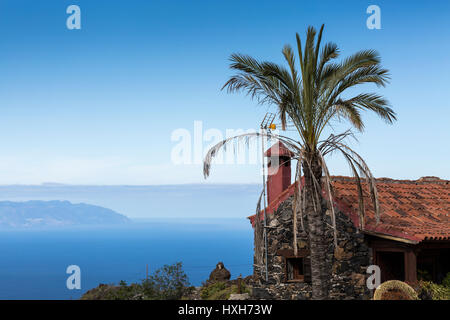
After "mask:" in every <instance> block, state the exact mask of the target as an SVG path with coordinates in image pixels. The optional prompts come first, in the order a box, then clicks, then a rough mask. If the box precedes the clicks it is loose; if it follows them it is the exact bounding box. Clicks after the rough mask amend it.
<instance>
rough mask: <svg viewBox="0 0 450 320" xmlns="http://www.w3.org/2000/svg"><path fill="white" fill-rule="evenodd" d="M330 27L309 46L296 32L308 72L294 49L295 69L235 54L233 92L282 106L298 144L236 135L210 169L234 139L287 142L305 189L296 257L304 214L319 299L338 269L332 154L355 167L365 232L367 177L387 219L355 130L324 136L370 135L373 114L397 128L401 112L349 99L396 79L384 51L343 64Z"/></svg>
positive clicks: (377, 100)
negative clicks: (329, 38) (331, 258)
mask: <svg viewBox="0 0 450 320" xmlns="http://www.w3.org/2000/svg"><path fill="white" fill-rule="evenodd" d="M323 28H324V26H323V25H322V27H321V28H320V31H319V33H318V35H317V33H316V30H315V29H314V28H313V27H309V28H308V30H307V34H306V41H305V44H304V47H302V42H301V40H300V36H299V35H298V34H296V40H297V54H298V64H299V66H300V69H298V68H297V63H296V59H295V54H294V51H293V49H292V48H291V47H290V46H289V45H286V46H285V47H284V48H283V50H282V53H283V56H284V59H285V60H286V62H287V65H288V67H287V68H285V67H284V66H281V65H278V64H275V63H272V62H267V61H258V60H257V59H255V58H252V57H250V56H248V55H243V54H233V55H231V59H230V60H231V65H230V68H231V69H233V70H236V71H237V74H235V75H234V76H232V77H231V78H230V79H229V80H228V81H227V82H226V84H225V85H224V87H223V88H227V89H228V91H229V92H240V91H243V92H246V93H247V94H249V95H250V96H251V97H252V98H255V99H257V101H258V102H259V103H261V104H265V103H267V104H271V105H275V106H276V107H277V113H278V116H279V119H280V121H281V124H282V129H283V130H284V129H285V128H286V127H287V126H289V127H291V128H295V131H296V132H298V140H294V139H291V138H288V137H286V136H281V135H280V136H275V135H273V134H270V133H263V132H262V133H260V134H259V133H254V134H245V135H240V136H236V137H233V138H229V139H226V140H224V141H221V142H220V143H218V144H217V145H215V146H214V147H212V148H211V149H210V150H209V152H208V153H207V155H206V158H205V161H204V169H203V171H204V175H205V178H206V177H207V176H208V175H209V172H210V165H211V161H212V159H213V158H214V156H215V155H216V154H217V151H218V150H219V149H220V148H222V147H224V146H226V145H227V144H228V143H229V142H231V141H233V140H235V139H247V140H248V139H250V138H254V137H257V136H260V135H261V134H263V135H265V136H268V137H269V138H273V139H277V140H279V141H282V142H283V143H284V145H285V146H286V147H287V148H288V149H290V150H291V151H292V152H293V153H294V154H295V157H294V158H295V159H296V160H297V170H296V181H297V186H298V188H296V189H295V194H294V208H293V224H294V226H293V228H294V245H293V246H294V253H295V254H296V253H297V245H296V241H297V239H296V234H297V216H298V215H299V214H300V220H301V223H302V225H303V219H304V217H305V221H307V223H306V226H304V227H305V228H304V229H305V230H307V231H308V238H309V249H310V259H311V272H312V274H311V275H312V296H313V298H314V299H327V298H328V287H329V280H328V279H329V278H330V272H331V270H330V269H329V268H328V266H327V263H326V259H325V257H326V252H327V247H328V245H329V244H328V243H327V240H325V239H326V237H325V230H326V220H325V217H326V210H327V207H329V208H330V210H331V211H332V225H333V229H334V240H335V241H334V245H335V246H336V245H337V240H336V239H337V238H336V224H335V214H334V207H333V205H332V203H333V202H332V197H333V188H332V184H331V177H330V174H329V171H328V168H327V165H326V162H325V160H324V158H325V156H326V155H329V154H331V153H333V152H336V151H337V152H340V153H341V154H342V155H343V156H344V159H345V160H346V161H347V162H348V163H349V164H350V168H351V170H352V174H353V175H354V177H355V181H356V184H357V188H358V193H359V216H360V225H359V227H360V229H364V198H363V188H362V185H361V179H362V178H364V179H365V180H366V181H367V183H368V186H369V193H370V195H371V199H372V201H373V203H374V208H375V212H376V218H377V219H376V220H377V222H378V221H379V206H378V199H377V192H376V185H375V179H374V178H373V176H372V173H371V172H370V169H369V168H368V166H367V164H366V163H365V161H364V160H363V159H362V158H361V157H360V156H359V155H358V154H357V153H356V152H355V151H354V150H352V149H351V148H350V147H349V146H348V144H346V143H345V140H346V138H347V137H349V136H352V132H351V131H346V132H344V133H342V134H338V135H333V134H331V135H330V136H329V137H327V138H326V139H323V138H322V135H323V132H324V129H325V128H327V127H329V126H330V124H331V121H335V120H338V121H342V120H344V121H348V122H349V123H350V124H351V126H353V127H354V128H356V129H357V130H359V131H363V129H364V123H363V120H362V118H361V111H365V110H371V111H373V112H375V113H376V114H377V115H378V116H380V117H381V118H382V119H383V120H385V121H386V122H387V123H390V124H391V123H393V122H394V121H395V120H396V115H395V112H394V111H393V110H392V109H391V108H389V107H388V101H387V100H386V99H384V98H383V97H382V96H380V95H378V94H375V93H360V94H356V95H354V96H351V97H348V96H349V92H348V91H349V90H348V89H350V88H354V87H356V86H357V85H360V84H366V83H374V84H376V85H377V86H382V87H384V86H385V85H386V83H387V82H388V80H389V75H388V70H386V69H383V68H382V67H381V65H380V57H379V55H378V53H377V52H376V51H374V50H362V51H359V52H357V53H355V54H353V55H351V56H349V57H347V58H346V59H343V60H341V61H339V62H336V58H337V57H338V56H339V49H338V47H337V45H336V44H334V43H326V44H325V45H324V46H323V47H322V48H321V39H322V32H323ZM316 35H317V38H316ZM223 88H222V89H223ZM352 92H354V91H352ZM302 176H303V179H301V177H302ZM301 181H302V182H301ZM323 191H325V192H324V193H323ZM323 194H325V196H324V195H323Z"/></svg>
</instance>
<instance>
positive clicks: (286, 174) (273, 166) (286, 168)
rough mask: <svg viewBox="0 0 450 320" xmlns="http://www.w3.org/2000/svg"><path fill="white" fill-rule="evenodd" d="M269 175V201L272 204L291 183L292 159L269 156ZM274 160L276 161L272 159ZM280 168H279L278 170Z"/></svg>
mask: <svg viewBox="0 0 450 320" xmlns="http://www.w3.org/2000/svg"><path fill="white" fill-rule="evenodd" d="M269 159H270V160H269V164H268V177H267V202H268V204H270V203H271V202H272V201H273V200H274V199H276V197H277V196H278V195H280V194H281V193H282V192H283V191H284V190H286V189H287V188H288V187H289V186H290V185H291V161H290V158H289V157H279V159H278V161H277V160H276V159H271V158H269ZM272 160H274V161H272ZM277 169H278V170H277Z"/></svg>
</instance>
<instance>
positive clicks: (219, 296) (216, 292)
mask: <svg viewBox="0 0 450 320" xmlns="http://www.w3.org/2000/svg"><path fill="white" fill-rule="evenodd" d="M238 291H239V290H238V286H237V285H236V284H229V283H226V282H216V283H213V284H210V285H205V286H203V288H202V289H201V293H200V296H201V298H202V299H203V300H227V299H228V298H230V295H231V294H232V293H238ZM241 293H249V294H250V289H249V288H248V287H247V286H246V285H245V284H244V283H242V284H241Z"/></svg>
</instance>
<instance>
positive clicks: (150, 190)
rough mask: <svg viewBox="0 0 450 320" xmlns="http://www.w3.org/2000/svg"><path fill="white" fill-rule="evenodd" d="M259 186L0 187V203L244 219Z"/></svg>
mask: <svg viewBox="0 0 450 320" xmlns="http://www.w3.org/2000/svg"><path fill="white" fill-rule="evenodd" d="M260 192H261V186H260V185H257V184H186V185H161V186H77V185H60V184H44V185H30V186H27V185H11V186H0V201H28V200H44V201H51V200H62V201H64V200H67V201H70V202H72V203H74V204H76V203H86V204H90V205H97V206H101V207H105V208H108V209H111V210H114V211H116V212H118V213H121V214H123V215H125V216H127V217H129V218H155V217H157V218H170V217H176V218H183V217H184V218H243V217H247V216H249V215H250V214H253V213H254V212H255V208H256V201H257V200H258V197H259V194H260Z"/></svg>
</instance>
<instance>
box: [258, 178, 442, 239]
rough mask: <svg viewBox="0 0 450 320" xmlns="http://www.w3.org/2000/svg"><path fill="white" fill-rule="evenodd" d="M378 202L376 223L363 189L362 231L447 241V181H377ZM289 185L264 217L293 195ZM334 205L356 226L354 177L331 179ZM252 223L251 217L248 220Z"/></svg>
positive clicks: (356, 205) (429, 179)
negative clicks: (378, 215) (378, 213)
mask: <svg viewBox="0 0 450 320" xmlns="http://www.w3.org/2000/svg"><path fill="white" fill-rule="evenodd" d="M376 182H377V191H378V200H379V203H380V223H379V224H378V225H377V224H376V221H375V218H374V209H373V205H372V202H371V199H370V197H369V193H368V188H367V186H365V185H364V186H363V188H364V200H365V213H366V217H365V228H364V231H366V232H369V233H373V234H376V235H380V236H382V235H386V236H392V237H395V238H400V239H404V240H407V241H411V242H415V243H417V242H420V241H423V240H450V181H448V180H441V179H439V178H436V177H424V178H421V179H419V180H393V179H388V178H381V179H377V180H376ZM294 187H295V184H292V185H291V186H289V187H288V188H287V189H286V190H285V191H284V192H283V193H281V194H280V195H279V196H278V197H277V198H276V199H275V200H274V201H272V203H270V204H269V205H268V207H267V208H266V212H267V213H268V214H270V213H272V212H273V211H274V210H275V209H276V208H278V206H279V205H280V204H281V202H283V201H284V200H286V199H287V198H288V197H289V196H291V195H292V194H293V193H294ZM333 187H334V203H335V206H336V207H337V208H338V209H339V210H340V211H342V212H344V213H346V214H347V215H348V216H349V217H350V218H351V219H352V221H353V223H354V224H355V226H358V227H359V219H358V206H359V204H358V192H357V187H356V184H355V180H354V178H350V177H333ZM249 218H250V220H251V222H252V223H253V221H254V218H255V216H252V217H249Z"/></svg>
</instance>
